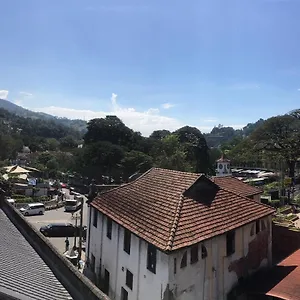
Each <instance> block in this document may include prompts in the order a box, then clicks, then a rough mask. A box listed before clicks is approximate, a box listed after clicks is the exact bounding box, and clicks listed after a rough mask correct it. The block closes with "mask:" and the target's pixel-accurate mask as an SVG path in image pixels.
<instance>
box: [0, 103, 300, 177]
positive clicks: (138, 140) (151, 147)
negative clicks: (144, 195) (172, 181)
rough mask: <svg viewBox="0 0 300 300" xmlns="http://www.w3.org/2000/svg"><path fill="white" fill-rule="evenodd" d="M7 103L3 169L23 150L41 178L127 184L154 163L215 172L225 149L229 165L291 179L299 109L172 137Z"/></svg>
mask: <svg viewBox="0 0 300 300" xmlns="http://www.w3.org/2000/svg"><path fill="white" fill-rule="evenodd" d="M1 101H2V100H1ZM1 101H0V106H1ZM7 103H8V104H7ZM4 104H5V105H8V108H9V109H10V111H12V109H17V111H16V114H15V113H10V112H8V111H7V110H4V109H2V108H0V144H1V147H0V161H2V165H3V164H4V162H3V161H5V160H8V159H9V160H12V159H15V158H16V157H17V153H18V152H20V151H21V150H22V148H23V146H27V147H29V148H30V150H31V154H30V156H29V161H30V163H31V165H33V166H35V167H36V168H38V169H40V170H42V171H43V172H44V175H45V176H46V177H56V176H58V171H61V172H71V173H78V174H81V175H84V176H87V177H89V178H95V179H97V180H101V179H103V178H104V177H105V178H113V179H114V181H119V180H123V181H126V180H128V178H129V177H130V176H131V175H132V174H134V173H136V172H144V171H146V170H148V169H149V168H151V167H153V166H154V167H163V168H168V169H175V170H182V171H190V172H199V173H205V174H214V165H215V161H216V159H218V158H219V157H220V156H221V153H222V152H223V153H224V154H225V155H226V156H227V157H228V158H229V159H231V160H232V165H234V166H245V167H246V166H247V167H251V166H253V167H272V168H275V169H276V168H277V169H278V168H281V169H282V168H283V169H284V168H285V167H286V168H287V169H288V170H289V176H290V177H294V173H295V164H296V161H297V159H298V158H299V156H300V150H299V149H300V142H299V141H300V117H299V116H300V113H299V110H295V111H293V112H291V113H290V114H288V115H284V116H277V117H272V118H270V119H268V120H262V119H260V120H258V121H257V122H256V123H253V124H252V123H250V124H248V125H247V126H245V127H244V128H243V129H239V130H234V129H233V128H232V127H224V126H222V125H219V126H217V127H214V128H213V129H212V131H211V132H210V133H207V134H202V133H201V132H200V131H199V130H198V129H197V128H195V127H190V126H184V127H182V128H180V129H178V130H176V131H174V132H170V131H168V130H156V131H154V132H153V133H152V134H151V135H150V136H149V137H143V136H142V135H141V134H140V133H139V132H135V131H134V130H132V129H130V128H128V127H127V126H126V125H125V124H124V123H123V122H122V121H121V120H120V119H119V118H118V117H116V116H106V117H105V118H98V119H93V120H90V121H89V122H88V123H85V122H84V121H81V120H74V121H71V120H68V119H59V118H55V117H53V116H50V115H46V114H41V113H35V112H31V111H29V110H25V109H23V108H21V107H19V106H16V107H17V108H16V107H14V104H11V103H9V102H8V101H6V102H4ZM22 115H23V116H22ZM78 145H82V147H78ZM27 158H28V157H27Z"/></svg>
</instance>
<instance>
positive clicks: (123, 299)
mask: <svg viewBox="0 0 300 300" xmlns="http://www.w3.org/2000/svg"><path fill="white" fill-rule="evenodd" d="M121 300H128V292H127V291H126V290H125V289H124V288H123V287H122V288H121Z"/></svg>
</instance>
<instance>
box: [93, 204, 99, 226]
mask: <svg viewBox="0 0 300 300" xmlns="http://www.w3.org/2000/svg"><path fill="white" fill-rule="evenodd" d="M93 226H94V227H96V228H97V226H98V210H97V209H96V208H93Z"/></svg>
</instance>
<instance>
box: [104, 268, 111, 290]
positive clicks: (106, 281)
mask: <svg viewBox="0 0 300 300" xmlns="http://www.w3.org/2000/svg"><path fill="white" fill-rule="evenodd" d="M109 275H110V274H109V272H108V271H107V270H106V269H105V270H104V281H103V293H104V294H106V295H107V296H109V295H108V294H109Z"/></svg>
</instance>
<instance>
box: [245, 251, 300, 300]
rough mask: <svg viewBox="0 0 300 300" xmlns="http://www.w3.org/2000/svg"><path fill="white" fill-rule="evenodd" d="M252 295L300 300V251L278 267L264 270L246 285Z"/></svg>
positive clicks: (247, 290)
mask: <svg viewBox="0 0 300 300" xmlns="http://www.w3.org/2000/svg"><path fill="white" fill-rule="evenodd" d="M243 290H244V291H246V292H248V293H249V294H250V295H259V294H260V295H268V296H273V297H276V299H277V297H278V299H285V300H300V250H297V251H295V252H294V253H293V254H291V255H290V256H288V257H287V258H286V259H284V260H283V261H282V262H281V263H279V264H278V265H277V266H275V267H273V268H271V269H269V270H262V271H259V272H258V273H257V274H255V275H254V276H253V277H252V278H250V280H249V281H248V282H247V283H246V284H245V286H244V287H243Z"/></svg>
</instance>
